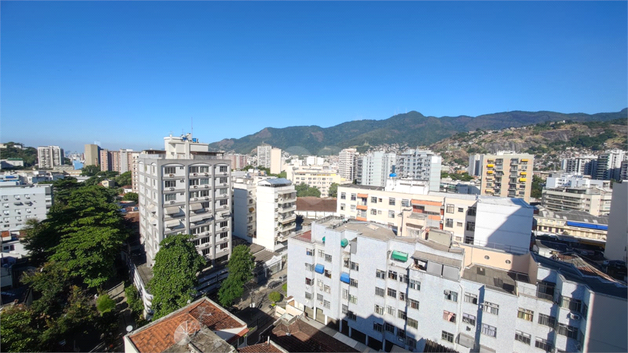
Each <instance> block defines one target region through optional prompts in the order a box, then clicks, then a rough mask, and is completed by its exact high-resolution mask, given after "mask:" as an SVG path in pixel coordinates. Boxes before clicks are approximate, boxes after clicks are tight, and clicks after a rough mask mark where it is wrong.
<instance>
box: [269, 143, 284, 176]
mask: <svg viewBox="0 0 628 353" xmlns="http://www.w3.org/2000/svg"><path fill="white" fill-rule="evenodd" d="M283 169H284V168H283V160H282V159H281V149H279V148H274V147H273V148H272V149H271V150H270V173H271V174H279V173H281V171H282V170H283Z"/></svg>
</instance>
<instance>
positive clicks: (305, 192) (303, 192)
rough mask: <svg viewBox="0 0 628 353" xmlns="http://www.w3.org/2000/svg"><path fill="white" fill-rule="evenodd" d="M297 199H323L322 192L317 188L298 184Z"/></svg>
mask: <svg viewBox="0 0 628 353" xmlns="http://www.w3.org/2000/svg"><path fill="white" fill-rule="evenodd" d="M295 189H296V191H297V197H305V196H314V197H321V191H320V190H319V189H318V188H317V187H316V186H308V185H307V184H303V183H301V184H298V185H297V186H295Z"/></svg>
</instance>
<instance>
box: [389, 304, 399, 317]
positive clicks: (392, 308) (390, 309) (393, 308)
mask: <svg viewBox="0 0 628 353" xmlns="http://www.w3.org/2000/svg"><path fill="white" fill-rule="evenodd" d="M387 310H388V315H393V316H394V315H395V312H396V311H397V310H395V307H393V306H390V305H389V306H388V309H387Z"/></svg>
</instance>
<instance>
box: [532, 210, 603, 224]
mask: <svg viewBox="0 0 628 353" xmlns="http://www.w3.org/2000/svg"><path fill="white" fill-rule="evenodd" d="M539 216H541V217H546V218H557V219H563V220H566V221H567V220H569V221H576V222H585V223H594V224H608V217H606V216H602V217H596V216H594V215H592V214H590V213H589V212H585V211H576V210H572V211H556V212H554V211H550V210H548V209H546V208H545V207H539Z"/></svg>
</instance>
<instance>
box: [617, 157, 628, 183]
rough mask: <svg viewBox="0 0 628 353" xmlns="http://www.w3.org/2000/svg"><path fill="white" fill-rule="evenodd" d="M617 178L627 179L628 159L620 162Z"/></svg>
mask: <svg viewBox="0 0 628 353" xmlns="http://www.w3.org/2000/svg"><path fill="white" fill-rule="evenodd" d="M619 180H628V160H626V161H623V162H621V167H620V169H619Z"/></svg>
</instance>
